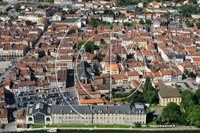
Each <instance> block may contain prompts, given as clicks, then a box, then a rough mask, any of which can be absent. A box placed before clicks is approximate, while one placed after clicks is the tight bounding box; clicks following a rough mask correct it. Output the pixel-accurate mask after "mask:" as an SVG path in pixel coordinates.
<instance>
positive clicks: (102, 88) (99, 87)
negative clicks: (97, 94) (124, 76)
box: [97, 85, 110, 90]
mask: <svg viewBox="0 0 200 133" xmlns="http://www.w3.org/2000/svg"><path fill="white" fill-rule="evenodd" d="M109 89H110V85H98V89H97V90H109Z"/></svg>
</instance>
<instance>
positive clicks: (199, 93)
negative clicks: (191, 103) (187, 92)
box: [194, 89, 200, 104]
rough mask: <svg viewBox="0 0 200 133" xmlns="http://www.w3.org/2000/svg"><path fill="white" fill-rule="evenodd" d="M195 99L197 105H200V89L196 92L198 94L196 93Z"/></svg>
mask: <svg viewBox="0 0 200 133" xmlns="http://www.w3.org/2000/svg"><path fill="white" fill-rule="evenodd" d="M194 99H195V102H196V104H200V89H198V90H196V92H195V93H194Z"/></svg>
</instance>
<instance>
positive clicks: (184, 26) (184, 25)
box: [182, 21, 191, 29]
mask: <svg viewBox="0 0 200 133" xmlns="http://www.w3.org/2000/svg"><path fill="white" fill-rule="evenodd" d="M182 26H183V28H184V29H191V28H189V27H187V26H186V24H185V21H183V22H182Z"/></svg>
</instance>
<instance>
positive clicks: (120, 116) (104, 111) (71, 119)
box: [26, 103, 147, 125]
mask: <svg viewBox="0 0 200 133" xmlns="http://www.w3.org/2000/svg"><path fill="white" fill-rule="evenodd" d="M72 107H73V109H75V110H76V111H77V112H79V113H80V114H81V115H80V114H79V113H77V112H75V111H74V110H73V109H72V108H71V107H70V106H60V105H53V106H50V105H47V104H45V103H38V104H35V105H33V106H29V107H28V113H27V115H26V120H27V124H83V125H92V124H101V125H102V124H105V125H106V124H109V125H110V124H119V125H133V124H134V123H136V122H139V123H141V124H146V116H147V112H146V109H145V107H144V105H135V106H134V107H131V106H129V105H120V106H119V105H117V106H115V105H107V106H106V105H90V106H88V105H72Z"/></svg>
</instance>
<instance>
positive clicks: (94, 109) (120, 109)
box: [52, 105, 146, 114]
mask: <svg viewBox="0 0 200 133" xmlns="http://www.w3.org/2000/svg"><path fill="white" fill-rule="evenodd" d="M72 107H73V108H74V109H75V110H76V111H78V112H79V113H80V114H91V113H105V114H106V113H115V114H146V110H145V108H144V105H140V106H136V107H131V106H129V105H120V106H119V105H118V106H115V105H108V106H105V105H90V106H88V105H72ZM139 110H140V111H139ZM61 113H69V114H70V113H72V114H74V113H76V112H74V111H72V108H71V107H69V106H67V105H66V106H59V105H55V106H52V114H61Z"/></svg>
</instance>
